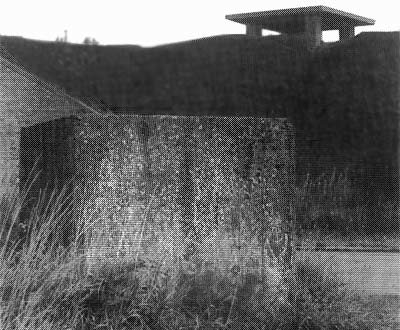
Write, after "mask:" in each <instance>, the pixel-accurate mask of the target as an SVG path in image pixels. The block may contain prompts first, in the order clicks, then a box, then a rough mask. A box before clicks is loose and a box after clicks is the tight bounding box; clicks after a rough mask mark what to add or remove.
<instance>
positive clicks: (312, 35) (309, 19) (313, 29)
mask: <svg viewBox="0 0 400 330" xmlns="http://www.w3.org/2000/svg"><path fill="white" fill-rule="evenodd" d="M304 23H305V34H306V37H307V42H308V43H309V47H310V48H311V49H312V48H315V47H318V46H320V45H321V40H322V28H321V15H310V16H306V17H305V22H304Z"/></svg>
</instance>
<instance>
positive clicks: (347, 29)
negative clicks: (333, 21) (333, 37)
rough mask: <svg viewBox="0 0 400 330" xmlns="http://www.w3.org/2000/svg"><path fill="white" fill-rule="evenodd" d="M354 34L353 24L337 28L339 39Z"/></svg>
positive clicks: (347, 37) (348, 37) (351, 36)
mask: <svg viewBox="0 0 400 330" xmlns="http://www.w3.org/2000/svg"><path fill="white" fill-rule="evenodd" d="M354 36H355V31H354V26H353V25H346V26H343V27H341V28H340V29H339V40H345V39H350V38H353V37H354Z"/></svg>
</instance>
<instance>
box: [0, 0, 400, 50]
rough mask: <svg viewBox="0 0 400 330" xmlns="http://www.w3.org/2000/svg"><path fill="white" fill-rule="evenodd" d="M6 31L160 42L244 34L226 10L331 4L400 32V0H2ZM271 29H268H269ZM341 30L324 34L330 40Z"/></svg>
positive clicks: (0, 17) (1, 24) (0, 21)
mask: <svg viewBox="0 0 400 330" xmlns="http://www.w3.org/2000/svg"><path fill="white" fill-rule="evenodd" d="M0 4H1V7H0V13H1V14H0V34H2V35H17V36H22V37H25V38H32V39H41V40H55V39H56V38H57V36H59V37H63V36H64V30H67V31H68V41H70V42H76V43H81V42H82V41H83V39H84V38H85V37H87V36H89V37H94V38H95V39H97V40H98V41H99V42H100V43H101V44H103V45H104V44H136V45H141V46H154V45H159V44H166V43H172V42H178V41H183V40H190V39H198V38H202V37H207V36H213V35H220V34H241V33H244V31H245V27H244V26H243V25H241V24H238V23H234V22H231V21H228V20H226V19H225V15H226V14H234V13H242V12H251V11H261V10H270V9H281V8H294V7H304V6H311V5H325V6H329V7H333V8H336V9H340V10H344V11H348V12H350V13H354V14H357V15H360V16H365V17H368V18H373V19H375V20H376V23H375V25H374V26H370V27H358V28H356V34H358V33H360V32H362V31H399V30H400V19H399V17H398V13H399V12H400V10H399V9H400V2H399V1H398V0H397V1H394V0H389V1H388V0H379V1H378V0H375V1H360V0H358V1H350V0H332V1H329V0H326V1H325V0H316V1H296V0H280V1H267V0H197V1H191V0H165V1H162V0H157V1H156V0H141V1H137V0H108V1H102V0H68V1H66V0H65V1H59V0H24V1H23V0H0ZM266 33H267V32H266ZM332 38H335V33H327V34H325V35H324V39H325V40H326V41H329V40H332Z"/></svg>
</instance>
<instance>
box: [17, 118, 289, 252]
mask: <svg viewBox="0 0 400 330" xmlns="http://www.w3.org/2000/svg"><path fill="white" fill-rule="evenodd" d="M33 146H34V147H33ZM21 148H22V149H21V160H22V164H23V165H24V167H22V168H21V181H22V182H24V181H25V180H27V173H29V172H30V170H31V166H32V164H33V159H35V158H36V157H40V156H42V157H41V158H40V162H39V168H40V170H41V171H42V172H41V175H40V176H39V180H38V181H37V183H36V184H35V185H34V187H33V188H34V189H33V190H32V193H31V195H30V197H33V198H35V194H37V192H38V191H40V190H41V189H43V188H44V187H45V186H46V184H50V185H51V186H52V188H56V189H61V187H62V186H64V185H65V184H66V183H69V182H72V183H71V190H70V191H73V192H74V202H73V205H72V206H73V208H74V209H77V208H79V206H80V205H82V204H83V203H84V202H88V203H89V204H88V206H87V207H88V208H89V209H91V210H92V211H93V212H94V214H96V217H97V220H96V221H98V222H97V225H96V226H95V228H97V229H95V230H94V232H92V235H95V234H96V231H102V230H105V231H106V235H105V237H104V238H103V240H102V242H101V244H100V246H99V247H98V250H100V249H102V248H106V247H108V246H109V247H114V248H115V247H119V248H120V249H123V248H124V246H131V245H132V244H135V239H134V237H135V235H136V234H137V229H138V226H139V224H140V223H142V221H143V219H144V218H145V219H146V223H151V224H153V225H154V224H157V226H158V225H159V226H162V225H165V224H169V226H174V224H179V228H180V230H181V232H182V233H183V234H184V236H185V237H192V238H194V239H201V237H206V236H207V233H208V232H209V231H210V230H211V229H212V227H213V226H215V225H221V224H223V225H226V226H227V228H235V227H237V226H240V223H242V224H243V221H244V222H246V221H248V222H249V221H253V222H252V223H251V224H250V223H249V226H263V225H265V228H263V229H262V230H264V231H271V230H272V228H271V227H270V225H272V222H274V223H276V224H275V225H276V226H277V231H278V232H282V231H284V232H285V233H286V232H289V231H290V228H289V227H290V213H291V198H292V194H293V188H294V132H293V128H292V126H291V125H290V123H289V122H288V121H287V120H284V119H263V118H243V117H242V118H238V117H234V118H224V117H174V116H121V117H108V118H107V117H102V118H100V117H93V116H89V117H82V118H81V119H77V118H62V119H58V120H54V121H51V122H47V123H41V124H38V125H34V126H31V127H27V128H24V129H23V130H22V135H21ZM55 182H58V183H55ZM87 192H89V194H87ZM83 196H85V197H83ZM243 212H244V213H243ZM246 217H247V218H246ZM99 219H100V220H99ZM268 219H269V220H271V219H274V221H272V220H271V221H272V222H271V221H269V220H268ZM70 220H71V218H69V221H70ZM282 223H284V224H285V226H284V227H282ZM71 226H74V223H71V224H68V227H71ZM260 230H261V228H260Z"/></svg>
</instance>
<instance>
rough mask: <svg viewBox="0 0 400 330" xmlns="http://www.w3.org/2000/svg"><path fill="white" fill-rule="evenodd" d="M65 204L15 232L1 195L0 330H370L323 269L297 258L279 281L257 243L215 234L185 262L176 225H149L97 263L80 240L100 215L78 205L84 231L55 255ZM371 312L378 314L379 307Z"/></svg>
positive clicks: (17, 204) (51, 204) (10, 202)
mask: <svg viewBox="0 0 400 330" xmlns="http://www.w3.org/2000/svg"><path fill="white" fill-rule="evenodd" d="M66 197H67V196H66V192H65V191H63V192H61V193H59V194H51V196H50V197H49V198H48V199H44V198H43V197H42V199H41V200H42V202H40V201H39V202H38V203H37V204H36V206H35V207H34V208H33V209H32V212H31V213H30V216H29V219H28V222H27V223H24V224H20V223H19V222H20V216H19V214H20V212H21V209H23V205H24V202H25V201H24V196H18V195H17V194H9V195H7V196H3V199H2V201H1V212H2V213H1V223H0V228H1V232H0V238H1V245H0V324H1V328H2V329H5V330H8V329H24V330H25V329H43V330H44V329H304V330H305V329H369V326H368V324H366V323H365V322H363V321H362V320H363V319H364V317H363V315H368V313H369V312H370V311H369V310H368V309H365V308H367V307H368V306H369V307H371V306H370V305H368V306H367V307H366V301H365V299H364V300H363V299H362V298H361V297H359V296H358V295H357V294H356V293H355V292H352V291H349V290H348V289H346V288H345V287H344V286H343V284H342V283H341V282H340V280H339V278H338V277H337V276H335V274H334V272H332V269H330V268H329V265H326V266H325V267H321V266H315V263H313V262H311V260H310V257H309V256H307V255H303V256H302V257H301V258H297V259H296V261H295V263H294V264H293V267H292V268H291V269H287V270H285V271H284V272H283V273H280V272H279V270H277V269H276V268H274V267H270V264H269V263H264V262H261V260H260V256H261V254H260V250H259V248H258V244H257V242H256V241H251V240H249V239H248V237H245V236H243V237H235V238H233V237H232V236H230V235H229V233H228V232H227V231H226V230H225V229H224V228H222V227H216V228H214V230H213V231H212V232H210V234H209V235H208V236H207V237H205V239H204V241H203V242H202V246H201V247H202V248H201V249H199V250H198V253H197V255H196V256H195V257H193V258H191V259H189V260H185V259H184V258H183V257H182V255H183V253H184V251H185V250H186V247H187V245H188V244H190V242H188V241H187V240H186V239H185V238H184V237H183V236H181V235H180V234H178V233H179V232H180V230H179V226H177V225H174V224H171V225H170V226H166V227H165V228H164V229H163V230H162V231H161V230H160V228H159V227H157V226H155V224H154V223H151V224H149V226H148V227H146V231H142V232H141V236H140V239H139V242H138V245H137V246H133V247H132V248H131V249H130V250H129V251H127V253H125V254H124V255H121V254H120V255H118V253H117V255H113V253H109V255H108V256H107V254H106V253H104V252H105V251H104V250H103V251H102V252H101V254H100V255H98V256H96V254H95V253H93V249H92V250H91V249H90V245H89V244H88V242H90V244H93V246H94V248H95V249H94V250H95V251H97V250H98V248H99V246H96V241H95V239H93V237H92V239H91V240H89V239H88V237H86V240H85V242H86V243H82V239H81V238H82V236H84V235H88V233H89V232H90V228H93V227H94V226H95V225H96V223H97V222H98V221H99V219H100V218H101V217H102V216H103V215H101V214H100V215H99V214H88V212H87V210H86V209H85V205H82V208H81V209H80V210H75V211H76V212H77V214H79V217H78V218H79V219H82V220H83V219H84V220H85V222H82V223H78V224H77V228H78V230H77V231H76V233H75V239H74V240H72V241H71V242H70V244H69V245H68V246H67V247H63V246H61V245H60V244H58V243H57V242H58V240H57V239H55V236H54V233H55V232H57V231H60V228H62V225H63V222H64V220H65V217H64V216H65V214H66V213H65V212H66V208H65V204H64V202H63V201H65V200H68V198H66ZM44 200H47V201H48V202H47V203H43V201H44ZM142 228H143V227H142ZM21 232H22V233H29V235H28V236H21V235H18V233H21ZM21 237H25V239H22V240H21ZM100 247H101V246H100ZM82 248H83V249H82ZM118 248H119V247H115V248H114V250H118ZM116 252H118V251H116ZM267 258H268V257H267ZM262 267H264V269H263V270H262V269H261V268H262ZM263 275H264V276H265V277H263ZM371 308H373V309H374V310H373V311H374V313H375V314H377V313H379V311H380V308H381V307H380V306H379V305H378V304H377V303H375V304H374V305H373V306H372V307H371ZM370 328H371V329H372V328H373V327H372V326H371V327H370Z"/></svg>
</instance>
